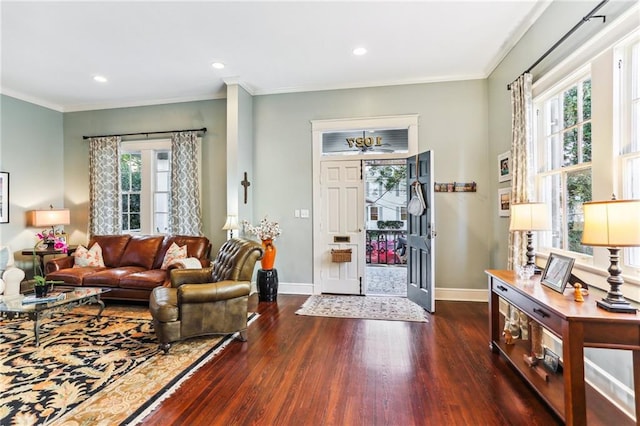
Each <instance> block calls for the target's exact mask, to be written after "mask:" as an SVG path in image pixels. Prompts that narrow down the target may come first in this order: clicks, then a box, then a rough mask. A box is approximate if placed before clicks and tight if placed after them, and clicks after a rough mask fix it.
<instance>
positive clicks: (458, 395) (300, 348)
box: [143, 295, 561, 426]
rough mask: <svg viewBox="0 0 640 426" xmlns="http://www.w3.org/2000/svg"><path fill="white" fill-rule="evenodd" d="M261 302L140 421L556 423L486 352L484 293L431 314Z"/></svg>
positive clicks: (292, 299)
mask: <svg viewBox="0 0 640 426" xmlns="http://www.w3.org/2000/svg"><path fill="white" fill-rule="evenodd" d="M306 298H307V296H295V295H279V296H278V301H277V303H265V302H262V303H258V302H257V296H252V297H251V301H250V310H252V311H257V312H258V313H260V317H259V318H258V319H257V321H255V322H254V323H253V324H251V325H250V327H249V340H248V342H246V343H242V342H239V341H234V342H233V343H231V344H230V345H229V346H227V348H226V349H225V350H224V351H223V352H222V353H221V354H220V355H218V356H217V357H216V358H215V359H213V360H212V362H210V363H208V364H207V365H205V366H203V367H202V368H201V369H200V370H199V371H198V372H197V373H196V374H194V375H193V376H192V377H191V378H190V379H189V380H187V381H186V382H185V383H184V384H183V385H182V387H181V388H180V389H179V390H178V391H177V392H176V393H174V394H173V395H172V396H171V397H170V398H168V399H167V400H166V401H165V402H163V403H162V405H161V406H160V407H159V408H158V409H157V410H156V411H154V412H153V413H151V414H150V415H149V416H148V417H147V418H146V419H145V420H144V421H143V424H145V425H402V426H405V425H406V426H408V425H524V424H526V425H555V424H561V423H560V422H559V421H558V419H557V418H556V417H555V416H554V415H553V414H552V413H551V411H550V410H549V409H548V408H547V406H546V405H545V404H544V403H543V402H542V401H541V400H540V399H539V398H538V397H537V396H536V395H535V393H534V392H533V391H532V390H531V389H530V388H529V387H528V386H527V385H526V384H525V383H524V382H523V381H522V380H521V379H520V377H519V376H517V375H516V373H515V372H514V371H513V370H512V369H511V368H510V367H509V366H508V365H507V364H506V363H505V361H504V360H503V359H502V358H501V357H499V356H497V355H496V354H493V353H492V352H491V351H490V350H489V336H488V334H489V333H488V328H489V326H488V314H487V304H486V303H470V302H469V303H468V302H444V301H438V302H437V304H436V309H437V312H436V314H434V315H430V316H429V322H428V323H409V322H400V321H372V320H354V319H337V318H320V317H308V316H298V315H296V314H295V311H296V310H297V309H298V308H299V307H300V305H301V304H302V303H303V302H304V301H305V300H306Z"/></svg>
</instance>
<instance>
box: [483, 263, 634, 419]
mask: <svg viewBox="0 0 640 426" xmlns="http://www.w3.org/2000/svg"><path fill="white" fill-rule="evenodd" d="M485 272H486V273H487V275H488V284H489V294H490V298H489V324H490V333H491V342H490V344H491V349H492V351H493V352H496V353H501V354H502V355H503V356H504V357H505V358H506V359H507V360H508V361H509V363H510V364H511V365H512V366H513V367H515V369H516V370H517V371H518V372H519V373H520V375H521V376H522V377H523V378H524V379H525V380H526V381H527V382H528V383H529V384H530V385H531V386H532V387H533V388H534V389H535V390H536V392H537V393H538V394H539V395H540V397H541V398H542V399H543V400H545V401H546V402H547V404H548V405H549V406H550V407H551V409H553V410H554V411H555V412H556V413H557V414H558V415H559V416H560V417H561V418H562V419H563V420H564V421H565V422H566V424H568V425H586V424H587V419H589V421H590V422H592V423H595V422H597V421H594V420H595V419H596V418H597V417H601V418H602V417H604V418H605V419H606V420H605V422H606V423H608V424H616V425H621V424H633V422H632V420H631V419H630V418H629V417H628V416H627V415H626V414H624V413H623V412H622V411H620V410H619V409H618V408H616V407H615V406H613V404H611V403H610V402H609V401H607V400H606V399H605V398H603V397H602V396H600V395H599V394H597V392H592V388H591V387H590V386H589V385H588V384H585V379H584V347H593V348H607V349H625V350H631V351H632V352H633V379H634V380H633V383H634V388H635V395H636V398H635V410H636V416H638V415H639V414H640V393H639V391H640V316H639V315H637V314H619V313H612V312H607V311H605V310H603V309H599V308H598V307H597V306H596V300H598V299H600V298H601V296H600V294H599V293H600V292H595V291H593V290H590V293H591V294H590V295H589V296H586V297H585V301H584V302H582V303H579V302H575V301H574V300H573V291H571V289H570V288H568V289H567V290H566V291H565V292H564V294H560V293H558V292H556V291H553V290H552V289H550V288H547V287H545V286H544V285H541V284H540V276H539V275H537V276H534V277H533V278H531V279H530V280H528V281H520V280H517V279H516V276H515V274H514V272H513V271H504V270H487V271H485ZM602 295H604V293H602ZM500 298H502V299H504V300H505V301H506V302H508V303H509V304H511V305H513V306H515V307H517V308H518V309H520V310H521V311H523V312H525V313H526V314H527V316H528V317H529V318H530V319H532V320H534V321H536V322H538V323H539V324H540V325H542V326H543V327H544V328H545V329H547V330H549V331H550V332H551V333H553V334H555V335H556V336H558V337H559V338H560V339H562V358H563V370H562V373H560V374H550V376H549V378H548V381H545V380H544V379H543V378H542V377H541V376H540V375H539V374H537V373H536V372H535V371H534V370H533V369H532V368H531V367H529V366H528V365H527V364H526V363H525V362H524V359H523V357H524V355H525V354H527V355H528V354H529V352H530V344H529V342H528V341H521V340H518V341H516V344H513V345H507V344H506V343H505V341H504V339H503V338H502V331H503V324H504V319H503V317H502V315H501V314H500V310H499V299H500ZM587 392H588V393H589V398H590V401H592V399H591V398H592V397H593V398H597V400H598V409H597V410H599V411H600V413H599V415H598V416H596V414H595V413H593V412H592V410H589V409H588V407H587V397H586V395H587ZM594 405H595V404H594ZM603 411H606V413H603Z"/></svg>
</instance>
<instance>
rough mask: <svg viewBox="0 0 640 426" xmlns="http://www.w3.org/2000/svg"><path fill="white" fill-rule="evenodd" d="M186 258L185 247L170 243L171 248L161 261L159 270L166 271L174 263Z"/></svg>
mask: <svg viewBox="0 0 640 426" xmlns="http://www.w3.org/2000/svg"><path fill="white" fill-rule="evenodd" d="M186 258H187V246H186V245H184V246H182V247H179V246H178V245H177V244H176V243H171V247H169V250H167V253H166V254H165V255H164V260H163V261H162V266H161V267H160V269H167V267H168V266H169V265H171V264H172V263H173V262H174V261H177V260H180V259H186Z"/></svg>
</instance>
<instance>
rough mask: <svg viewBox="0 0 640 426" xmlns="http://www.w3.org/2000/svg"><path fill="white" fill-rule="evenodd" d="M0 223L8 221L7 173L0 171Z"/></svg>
mask: <svg viewBox="0 0 640 426" xmlns="http://www.w3.org/2000/svg"><path fill="white" fill-rule="evenodd" d="M0 223H9V173H7V172H0Z"/></svg>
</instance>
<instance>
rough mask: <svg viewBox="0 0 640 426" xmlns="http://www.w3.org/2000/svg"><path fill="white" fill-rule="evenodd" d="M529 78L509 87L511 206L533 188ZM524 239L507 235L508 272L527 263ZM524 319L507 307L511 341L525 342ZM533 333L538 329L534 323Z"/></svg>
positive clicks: (517, 234) (506, 324) (506, 329)
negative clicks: (530, 171)
mask: <svg viewBox="0 0 640 426" xmlns="http://www.w3.org/2000/svg"><path fill="white" fill-rule="evenodd" d="M531 82H532V78H531V74H528V73H527V74H523V75H521V76H520V77H518V78H517V79H516V81H514V82H513V83H511V134H512V138H511V203H525V202H528V201H530V199H529V196H530V194H531V190H532V185H531V183H530V178H529V170H530V168H531V167H530V166H531V135H532V133H531V126H532V124H531V123H532V118H533V116H532V111H533V104H532V96H531ZM526 253H527V238H526V235H525V233H524V232H522V231H518V232H509V257H508V260H507V269H514V268H515V266H516V265H522V264H524V263H526ZM528 323H529V321H528V318H527V315H526V314H525V313H524V312H522V311H520V310H518V309H516V308H515V307H513V306H511V305H509V307H508V311H507V316H506V318H505V322H504V333H505V334H506V333H509V335H510V337H509V338H507V339H506V340H507V341H509V339H510V338H520V339H523V340H528V338H529V325H528ZM531 324H532V330H533V329H534V328H536V327H539V326H537V325H536V324H537V323H535V321H534V322H532V323H531Z"/></svg>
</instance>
